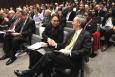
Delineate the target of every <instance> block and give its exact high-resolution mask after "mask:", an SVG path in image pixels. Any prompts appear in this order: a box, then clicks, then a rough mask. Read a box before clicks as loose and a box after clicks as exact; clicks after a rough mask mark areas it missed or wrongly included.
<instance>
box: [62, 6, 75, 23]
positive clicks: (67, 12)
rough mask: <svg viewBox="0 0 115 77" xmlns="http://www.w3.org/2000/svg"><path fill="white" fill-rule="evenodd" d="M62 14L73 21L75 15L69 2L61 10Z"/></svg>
mask: <svg viewBox="0 0 115 77" xmlns="http://www.w3.org/2000/svg"><path fill="white" fill-rule="evenodd" d="M63 14H64V16H65V17H66V20H67V21H73V19H74V17H75V16H76V12H75V11H73V6H72V4H69V5H68V7H67V8H66V9H64V10H63Z"/></svg>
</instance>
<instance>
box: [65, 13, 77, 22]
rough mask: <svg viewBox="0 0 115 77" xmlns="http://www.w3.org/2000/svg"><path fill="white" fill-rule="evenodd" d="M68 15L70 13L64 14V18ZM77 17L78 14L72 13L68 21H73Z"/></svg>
mask: <svg viewBox="0 0 115 77" xmlns="http://www.w3.org/2000/svg"><path fill="white" fill-rule="evenodd" d="M67 14H68V11H66V12H65V13H64V16H65V17H66V16H67ZM75 16H76V12H74V11H71V14H70V16H69V19H68V20H67V21H73V19H74V18H75Z"/></svg>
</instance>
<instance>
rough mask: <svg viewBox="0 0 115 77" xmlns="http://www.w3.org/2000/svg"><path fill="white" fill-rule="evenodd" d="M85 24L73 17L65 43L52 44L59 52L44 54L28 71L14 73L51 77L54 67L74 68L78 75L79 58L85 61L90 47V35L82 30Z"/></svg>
mask: <svg viewBox="0 0 115 77" xmlns="http://www.w3.org/2000/svg"><path fill="white" fill-rule="evenodd" d="M85 22H86V19H85V18H84V17H78V16H77V17H75V18H74V20H73V22H72V24H73V29H74V31H73V32H71V33H70V34H69V36H68V37H67V39H66V41H65V43H62V44H57V43H56V42H54V43H53V44H52V46H57V48H60V50H59V51H58V50H57V51H54V52H52V53H46V54H45V55H43V56H42V57H41V58H40V60H39V61H38V62H37V63H36V64H35V65H34V66H33V67H32V68H31V69H30V70H26V71H20V70H16V71H14V73H15V74H16V75H17V76H18V77H32V76H33V75H34V74H35V73H37V74H38V75H39V74H40V73H43V75H44V77H51V72H52V69H53V68H55V67H57V68H58V67H60V68H62V69H63V68H71V69H74V68H76V69H77V73H78V70H79V66H80V65H79V63H80V61H81V57H84V58H85V59H86V57H88V56H89V54H90V51H91V45H92V43H91V35H90V33H89V32H87V31H85V30H83V27H84V25H85ZM77 73H76V74H77ZM69 77H73V76H72V75H71V76H69Z"/></svg>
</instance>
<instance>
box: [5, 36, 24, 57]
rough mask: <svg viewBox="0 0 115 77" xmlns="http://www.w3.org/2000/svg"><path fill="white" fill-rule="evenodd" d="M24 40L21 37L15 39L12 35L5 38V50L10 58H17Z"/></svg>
mask: <svg viewBox="0 0 115 77" xmlns="http://www.w3.org/2000/svg"><path fill="white" fill-rule="evenodd" d="M22 42H23V39H22V38H21V37H20V36H16V37H13V36H11V35H10V34H6V35H5V36H4V46H3V50H4V52H5V55H7V56H9V57H10V58H11V59H14V58H15V54H16V51H17V50H19V49H20V44H21V43H22Z"/></svg>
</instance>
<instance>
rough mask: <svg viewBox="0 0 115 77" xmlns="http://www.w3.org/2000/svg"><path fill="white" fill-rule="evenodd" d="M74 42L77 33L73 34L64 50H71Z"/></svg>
mask: <svg viewBox="0 0 115 77" xmlns="http://www.w3.org/2000/svg"><path fill="white" fill-rule="evenodd" d="M76 40H77V33H76V32H75V33H74V35H73V37H72V40H71V42H70V44H69V45H67V46H66V47H65V49H66V50H69V49H71V47H72V46H73V45H74V44H75V42H76Z"/></svg>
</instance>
